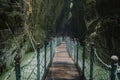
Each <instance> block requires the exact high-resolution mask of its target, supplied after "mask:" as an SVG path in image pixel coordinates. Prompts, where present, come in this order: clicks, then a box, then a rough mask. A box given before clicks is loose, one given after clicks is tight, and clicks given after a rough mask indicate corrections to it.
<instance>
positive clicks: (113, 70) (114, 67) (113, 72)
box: [111, 55, 118, 80]
mask: <svg viewBox="0 0 120 80" xmlns="http://www.w3.org/2000/svg"><path fill="white" fill-rule="evenodd" d="M111 60H112V63H111V67H112V68H111V80H116V76H117V74H116V70H117V66H118V57H117V56H115V55H113V56H111Z"/></svg>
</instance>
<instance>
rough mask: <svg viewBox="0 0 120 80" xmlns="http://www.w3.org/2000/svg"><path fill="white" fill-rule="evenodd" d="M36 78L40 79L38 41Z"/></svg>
mask: <svg viewBox="0 0 120 80" xmlns="http://www.w3.org/2000/svg"><path fill="white" fill-rule="evenodd" d="M37 80H40V43H38V44H37Z"/></svg>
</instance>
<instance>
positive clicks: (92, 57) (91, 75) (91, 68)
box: [90, 42, 94, 80]
mask: <svg viewBox="0 0 120 80" xmlns="http://www.w3.org/2000/svg"><path fill="white" fill-rule="evenodd" d="M93 61H94V42H92V43H91V52H90V80H93Z"/></svg>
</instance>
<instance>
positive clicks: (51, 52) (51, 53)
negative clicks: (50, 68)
mask: <svg viewBox="0 0 120 80" xmlns="http://www.w3.org/2000/svg"><path fill="white" fill-rule="evenodd" d="M52 55H53V51H52V41H51V42H50V61H52Z"/></svg>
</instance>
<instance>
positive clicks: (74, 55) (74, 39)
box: [74, 39, 76, 63]
mask: <svg viewBox="0 0 120 80" xmlns="http://www.w3.org/2000/svg"><path fill="white" fill-rule="evenodd" d="M75 55H76V41H75V39H74V61H75V63H76V59H75V58H76V57H75Z"/></svg>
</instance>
